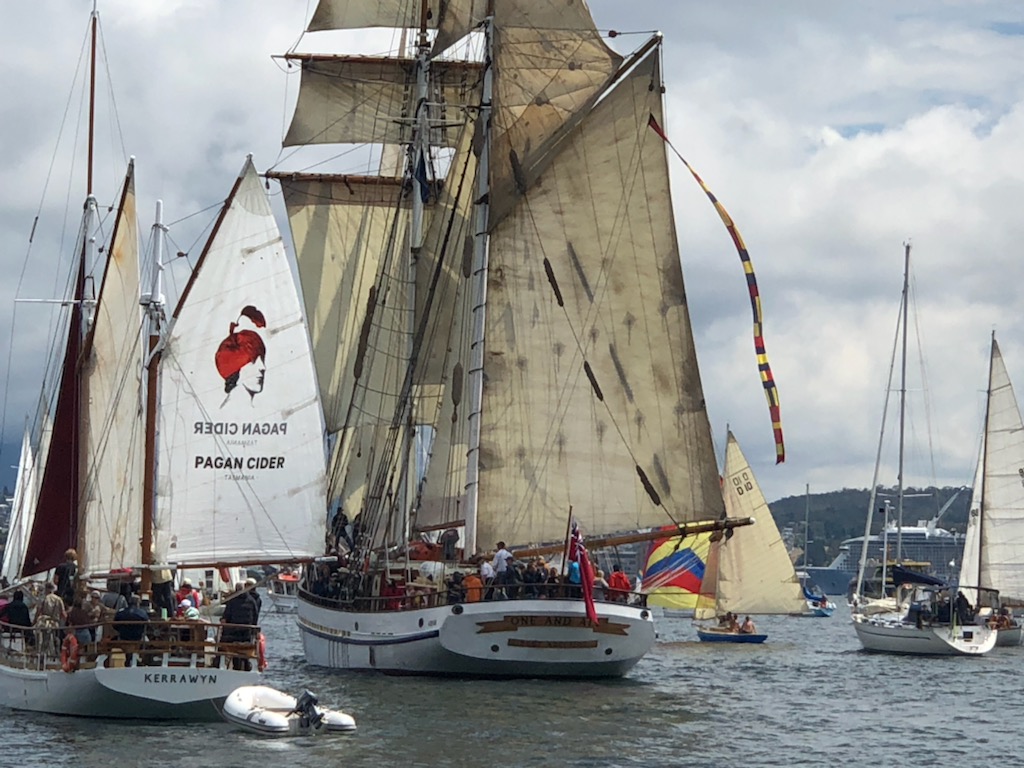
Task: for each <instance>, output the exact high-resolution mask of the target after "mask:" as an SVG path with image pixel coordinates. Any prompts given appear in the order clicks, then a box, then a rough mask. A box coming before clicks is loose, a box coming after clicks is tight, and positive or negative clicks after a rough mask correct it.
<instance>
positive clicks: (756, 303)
mask: <svg viewBox="0 0 1024 768" xmlns="http://www.w3.org/2000/svg"><path fill="white" fill-rule="evenodd" d="M647 126H648V127H649V128H650V129H651V130H652V131H654V132H655V133H656V134H658V136H660V137H661V139H662V141H664V142H665V143H666V144H667V145H668V146H669V148H671V150H672V151H673V152H674V153H675V155H676V157H678V158H679V159H680V160H682V162H683V165H685V166H686V170H688V171H689V172H690V174H691V175H692V176H693V178H694V179H695V180H696V181H697V183H698V184H700V188H701V189H703V190H704V194H706V195H707V196H708V200H710V201H711V204H712V205H713V206H715V210H716V211H718V215H719V216H720V217H721V219H722V223H723V224H725V228H726V230H728V232H729V236H730V237H731V238H732V242H733V245H735V246H736V251H737V253H739V255H740V261H741V262H743V272H744V274H745V275H746V277H747V290H748V291H749V293H750V307H751V309H752V310H753V312H754V351H755V352H756V353H757V369H758V371H760V372H761V385H762V386H763V387H764V395H765V397H766V398H767V399H768V413H769V414H770V415H771V419H772V430H773V431H774V433H775V463H776V464H781V463H782V462H784V461H785V460H786V446H785V443H784V442H783V439H782V414H781V412H780V410H779V390H778V389H777V388H776V386H775V377H774V376H772V368H771V366H770V365H769V364H768V353H767V352H766V351H765V348H764V321H763V319H762V316H761V294H760V293H759V292H758V290H757V278H756V277H755V276H754V265H753V263H752V262H751V261H750V254H749V253H747V246H746V244H744V242H743V237H742V236H741V235H740V232H739V230H738V229H736V225H735V224H734V223H733V220H732V217H731V216H730V215H729V214H728V212H727V211H726V210H725V208H724V207H723V206H722V204H721V203H720V202H718V198H717V197H715V195H714V193H713V192H712V191H711V190H710V189H708V187H707V185H706V184H705V183H704V180H703V179H702V178H701V177H700V176H698V175H697V172H696V171H695V170H693V168H691V167H690V164H689V163H688V162H686V159H685V158H684V157H683V156H682V155H681V154H679V150H677V149H676V148H675V147H674V146H672V142H671V141H669V138H668V136H667V135H666V134H665V131H663V130H662V128H661V125H659V124H658V121H657V120H655V119H654V115H651V116H650V118H649V119H648V121H647Z"/></svg>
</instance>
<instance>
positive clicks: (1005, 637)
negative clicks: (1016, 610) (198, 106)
mask: <svg viewBox="0 0 1024 768" xmlns="http://www.w3.org/2000/svg"><path fill="white" fill-rule="evenodd" d="M1021 629H1022V628H1021V627H1020V626H1016V627H1009V628H1008V629H997V630H996V632H998V633H999V638H998V639H997V640H996V645H997V646H999V647H1000V648H1012V647H1014V646H1017V645H1020V644H1021Z"/></svg>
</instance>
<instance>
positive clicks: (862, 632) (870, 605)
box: [852, 243, 996, 656]
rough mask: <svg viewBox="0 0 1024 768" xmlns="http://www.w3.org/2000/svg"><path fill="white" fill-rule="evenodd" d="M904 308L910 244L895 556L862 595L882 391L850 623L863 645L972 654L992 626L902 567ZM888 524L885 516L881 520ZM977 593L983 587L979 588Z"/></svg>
mask: <svg viewBox="0 0 1024 768" xmlns="http://www.w3.org/2000/svg"><path fill="white" fill-rule="evenodd" d="M909 309H910V244H909V243H906V244H905V245H904V251H903V293H902V299H901V304H900V315H901V319H900V322H899V324H898V325H897V328H898V330H897V339H899V340H901V341H902V345H901V346H902V352H901V355H900V363H901V364H900V388H899V393H900V400H899V453H898V461H899V467H898V473H897V528H896V558H895V562H894V563H891V562H890V561H889V553H888V551H886V552H885V553H884V554H883V560H882V573H883V576H882V579H881V589H882V591H883V593H882V594H881V595H879V596H878V599H877V600H871V599H868V598H867V597H866V596H865V594H864V587H865V568H866V566H867V554H868V543H869V539H870V534H871V521H872V518H873V515H874V509H875V499H876V491H877V488H878V483H877V480H878V472H879V467H880V465H881V456H882V438H883V437H884V434H885V420H886V419H885V416H886V412H887V411H888V404H889V398H888V391H887V394H886V399H885V408H883V411H882V430H881V433H880V435H879V444H878V455H877V457H876V461H875V477H874V479H873V482H872V489H871V497H870V499H871V500H870V502H869V508H868V517H867V520H866V521H865V525H864V540H863V544H862V547H861V555H860V567H859V570H858V573H857V588H856V591H855V594H854V606H853V613H852V619H853V628H854V631H855V632H856V634H857V639H858V640H860V644H861V646H862V647H863V648H864V650H865V651H871V652H875V653H893V654H903V655H912V656H978V655H981V654H984V653H988V652H989V651H991V650H992V648H994V647H995V644H996V631H995V630H994V629H992V628H991V627H988V626H986V625H985V624H984V623H981V624H979V623H977V622H976V621H975V620H974V619H973V618H972V617H971V616H969V615H968V611H966V610H963V609H959V610H958V608H957V605H956V603H955V600H954V597H953V592H954V591H955V590H951V589H950V588H949V587H946V586H945V585H942V584H941V583H939V584H936V581H937V580H936V579H932V578H930V577H925V576H923V575H922V574H915V573H914V572H913V571H910V570H907V569H904V568H902V536H903V498H904V485H903V459H904V422H905V418H906V395H907V328H908V321H907V318H908V314H909ZM895 360H896V345H895V343H894V345H893V362H892V365H891V366H890V369H889V376H890V383H891V379H892V374H893V370H894V368H895ZM884 524H885V525H888V520H886V521H885V522H884ZM889 568H892V569H893V570H892V573H893V574H894V575H896V574H900V577H901V580H905V583H903V584H900V583H896V584H894V586H895V594H893V595H888V594H885V589H886V581H887V579H886V577H885V573H886V571H887V570H888V569H889ZM982 592H983V593H985V592H986V590H982Z"/></svg>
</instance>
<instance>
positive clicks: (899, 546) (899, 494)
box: [896, 243, 910, 563]
mask: <svg viewBox="0 0 1024 768" xmlns="http://www.w3.org/2000/svg"><path fill="white" fill-rule="evenodd" d="M909 299H910V243H904V244H903V356H902V360H901V363H900V448H899V474H898V475H897V482H898V486H897V489H896V499H897V501H896V562H897V563H901V562H903V435H904V422H905V421H906V411H907V311H908V304H909V303H910V302H909Z"/></svg>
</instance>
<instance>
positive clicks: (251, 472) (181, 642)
mask: <svg viewBox="0 0 1024 768" xmlns="http://www.w3.org/2000/svg"><path fill="white" fill-rule="evenodd" d="M97 21H98V19H97V15H96V14H95V12H94V13H93V16H92V20H91V24H92V33H93V35H95V34H96V25H97ZM94 39H95V38H94ZM92 50H93V51H95V45H94V46H93V48H92ZM92 65H93V68H95V60H93V63H92ZM90 154H91V153H90ZM91 177H92V174H91V168H90V185H89V190H88V197H87V201H86V206H85V211H86V212H85V220H84V221H83V224H82V228H81V230H80V235H79V241H78V247H79V259H78V261H77V263H76V265H75V267H74V278H73V280H72V282H71V285H72V289H73V293H72V295H71V296H69V297H67V299H65V300H64V305H65V306H66V307H67V310H66V319H65V323H64V326H63V331H64V335H63V336H62V338H61V339H60V340H58V342H57V343H58V345H59V347H60V348H61V350H62V352H59V353H58V355H57V357H58V358H62V359H63V361H64V362H63V367H62V370H61V376H60V377H59V379H58V381H57V382H56V395H55V396H52V397H50V396H47V397H44V398H43V399H42V402H44V403H47V402H49V403H53V404H54V405H53V409H52V411H51V410H49V409H44V411H43V413H42V414H41V415H40V417H39V419H38V422H37V423H41V424H43V425H45V428H44V429H42V430H41V433H42V434H43V435H48V437H46V438H45V439H42V440H41V441H40V442H39V443H38V444H36V445H33V446H31V448H32V451H33V452H34V453H33V455H34V457H35V464H34V466H35V467H36V471H37V475H38V477H39V488H38V493H37V494H36V496H35V499H34V502H35V504H34V507H35V514H34V516H33V517H32V519H31V528H30V531H29V534H28V537H27V540H26V543H25V547H24V552H23V554H22V556H21V559H20V562H19V563H18V564H17V572H18V574H19V575H20V576H29V575H33V574H41V573H45V572H46V571H48V570H49V569H52V568H54V567H55V566H56V565H57V564H58V563H60V562H61V561H62V560H63V558H64V553H65V550H66V549H68V548H74V549H76V550H77V552H78V576H79V579H80V583H81V584H82V585H84V583H85V582H86V580H90V579H103V578H104V577H105V576H108V575H110V574H112V573H124V572H133V573H135V574H141V578H142V590H143V592H145V591H146V590H148V588H149V585H150V580H151V578H150V577H151V573H152V572H153V570H154V569H161V570H162V569H186V568H200V567H213V568H221V567H229V566H235V565H244V564H247V563H253V562H265V561H268V560H272V561H275V562H301V561H308V560H310V559H312V557H313V556H314V555H315V554H316V553H317V552H318V551H319V548H320V547H321V545H322V536H321V534H320V533H318V532H317V530H316V528H317V524H318V522H319V521H320V519H321V516H322V509H323V507H324V504H325V497H324V490H323V489H324V486H323V473H324V462H325V458H324V452H323V442H322V433H323V429H322V423H323V422H322V417H321V414H320V410H319V406H318V401H317V392H316V383H315V373H314V370H313V364H312V360H311V359H310V355H309V346H308V336H307V332H306V327H305V323H304V321H303V315H302V309H301V306H300V304H299V298H298V293H297V289H296V286H295V284H294V280H293V278H292V273H291V268H290V265H289V261H288V259H287V257H286V255H285V251H284V247H283V243H282V239H281V236H280V233H279V231H278V229H277V225H276V223H275V221H274V218H273V215H272V213H271V209H270V204H269V201H268V199H267V195H266V192H265V191H264V189H263V187H262V184H261V182H260V179H259V178H258V176H257V174H256V171H255V168H254V167H253V165H252V162H251V160H248V161H246V163H245V166H244V168H243V169H242V172H241V174H240V175H239V177H238V179H237V181H236V183H235V186H234V188H233V189H232V191H231V194H230V195H229V197H228V199H227V201H226V202H225V203H224V206H223V208H222V209H221V211H220V215H219V217H218V218H217V220H216V223H215V224H214V226H213V230H212V234H211V235H210V237H209V240H208V241H207V242H206V244H205V247H204V249H203V252H202V254H201V256H200V257H199V260H198V262H197V264H196V267H195V269H194V270H193V272H192V274H191V276H190V278H189V281H188V283H187V285H186V287H185V289H184V291H183V292H182V295H181V296H180V298H179V300H178V303H177V306H176V309H175V310H174V313H173V315H172V316H171V317H170V319H169V320H167V319H166V318H165V316H164V311H163V306H164V305H163V296H162V292H161V279H160V274H161V255H162V248H161V244H162V236H163V232H164V227H163V224H162V222H161V207H160V205H159V204H158V205H157V224H156V225H155V226H154V242H155V243H156V246H155V249H154V254H153V268H152V275H151V279H150V280H149V281H146V282H144V281H143V280H142V274H141V269H140V263H139V255H140V248H139V232H138V225H137V223H136V213H135V211H136V202H135V182H134V161H132V162H131V163H130V164H129V167H128V173H127V176H126V178H125V180H124V183H123V185H122V187H121V191H120V202H119V203H118V204H117V205H115V206H112V210H115V211H116V218H115V224H114V228H113V232H112V234H111V236H110V240H109V245H108V246H105V247H101V248H97V249H96V251H95V252H94V251H93V247H94V246H93V244H94V243H95V244H99V243H101V242H102V239H101V238H100V232H99V228H98V227H97V226H96V223H95V215H96V210H97V207H98V204H97V200H96V197H95V196H94V195H93V194H92V185H91ZM100 253H101V254H103V255H104V263H103V264H102V265H101V264H95V265H94V264H93V261H92V258H91V257H92V256H94V255H96V254H100ZM94 270H95V272H96V276H97V277H99V275H100V273H101V274H102V284H101V288H100V291H99V295H98V296H97V297H96V298H95V299H93V298H91V297H90V296H89V295H88V293H87V291H86V285H87V283H89V282H91V278H92V276H93V275H92V272H93V271H94ZM143 286H144V287H143ZM140 303H141V307H142V308H140ZM143 308H144V309H143ZM28 486H29V487H31V483H29V484H28ZM30 506H31V505H30ZM26 508H27V509H28V508H30V507H26ZM140 623H141V622H140ZM128 626H129V625H125V624H123V623H122V624H120V631H121V633H122V634H118V629H119V627H118V624H117V623H116V622H115V623H113V624H112V623H110V622H103V623H102V624H101V625H100V627H99V632H98V637H97V638H96V640H95V641H92V642H83V643H81V644H79V643H77V642H76V643H75V644H73V645H70V646H69V649H64V650H65V655H66V658H64V657H62V656H60V655H58V654H56V653H55V652H54V648H53V647H52V646H51V645H50V644H49V643H46V642H43V640H44V639H46V636H44V635H41V634H39V633H38V632H37V633H33V632H32V631H31V630H30V631H29V632H27V633H24V632H23V631H22V630H21V629H19V628H16V627H11V626H4V627H3V629H4V632H3V633H2V634H0V704H3V705H5V706H9V707H12V708H14V709H26V710H35V711H42V712H51V713H57V714H66V715H82V716H93V717H119V718H190V719H191V718H204V719H217V718H218V717H219V714H218V712H217V709H216V707H217V705H219V704H220V703H221V702H222V701H223V700H224V699H225V698H226V697H227V695H228V694H229V693H230V692H231V691H232V690H234V689H235V688H237V687H239V686H241V685H247V684H253V683H255V682H257V681H258V679H259V675H260V667H261V666H262V661H263V659H262V656H261V652H262V647H263V644H262V642H261V641H260V639H259V637H258V629H257V628H256V627H252V626H230V625H219V626H215V627H210V626H208V625H205V624H198V623H194V622H188V621H180V620H179V621H175V620H173V619H164V618H161V617H160V616H153V617H150V618H149V620H148V621H147V622H146V623H145V624H144V632H145V634H144V635H143V636H142V637H141V638H138V639H135V638H130V633H129V632H127V631H126V629H127V627H128ZM132 626H135V627H137V626H138V623H136V624H134V625H132ZM131 634H134V633H131ZM58 644H59V641H58Z"/></svg>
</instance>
